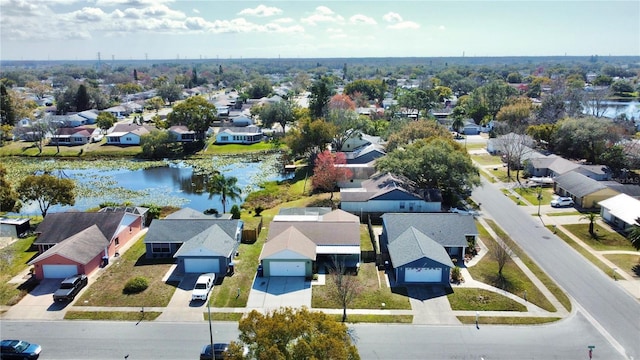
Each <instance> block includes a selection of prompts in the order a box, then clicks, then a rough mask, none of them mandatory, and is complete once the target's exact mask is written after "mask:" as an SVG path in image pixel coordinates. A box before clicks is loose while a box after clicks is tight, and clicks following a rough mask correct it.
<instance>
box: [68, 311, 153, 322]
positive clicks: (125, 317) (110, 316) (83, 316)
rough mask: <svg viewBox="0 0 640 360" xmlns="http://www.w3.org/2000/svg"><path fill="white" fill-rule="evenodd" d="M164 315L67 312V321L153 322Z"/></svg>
mask: <svg viewBox="0 0 640 360" xmlns="http://www.w3.org/2000/svg"><path fill="white" fill-rule="evenodd" d="M160 314H162V313H161V312H158V311H145V312H144V313H142V312H140V311H73V310H71V311H67V313H66V314H64V319H65V320H109V321H114V320H117V321H153V320H155V319H157V318H158V316H160Z"/></svg>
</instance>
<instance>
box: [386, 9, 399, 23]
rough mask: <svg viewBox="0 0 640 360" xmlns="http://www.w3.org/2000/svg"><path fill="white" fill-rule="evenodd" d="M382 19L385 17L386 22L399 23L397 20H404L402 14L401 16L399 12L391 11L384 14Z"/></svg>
mask: <svg viewBox="0 0 640 360" xmlns="http://www.w3.org/2000/svg"><path fill="white" fill-rule="evenodd" d="M382 19H384V21H386V22H390V23H397V22H401V21H402V16H400V14H398V13H394V12H389V13H386V14H384V15H383V16H382Z"/></svg>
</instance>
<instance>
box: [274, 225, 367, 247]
mask: <svg viewBox="0 0 640 360" xmlns="http://www.w3.org/2000/svg"><path fill="white" fill-rule="evenodd" d="M290 227H294V228H296V229H297V230H299V231H300V232H301V233H302V234H304V236H306V237H307V238H309V239H310V240H311V241H313V242H314V243H315V244H316V245H325V246H327V245H356V246H360V223H358V222H344V221H341V222H340V221H339V222H336V221H318V222H306V221H272V222H271V225H269V235H268V239H274V238H275V237H276V236H278V235H280V234H281V233H283V232H284V231H285V230H287V229H288V228H290Z"/></svg>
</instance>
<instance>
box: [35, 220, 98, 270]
mask: <svg viewBox="0 0 640 360" xmlns="http://www.w3.org/2000/svg"><path fill="white" fill-rule="evenodd" d="M108 245H109V240H108V239H107V238H105V237H104V235H103V234H102V232H101V231H100V229H99V228H98V226H97V225H93V226H90V227H88V228H87V229H85V230H83V231H80V232H78V233H77V234H75V235H73V236H71V237H69V238H68V239H66V240H64V241H62V242H60V243H58V244H57V245H55V246H53V247H51V248H50V249H48V250H47V251H45V252H44V253H42V254H40V255H39V256H38V257H36V258H35V259H33V260H31V261H30V262H29V265H33V264H35V263H36V262H39V261H42V260H44V259H46V258H48V257H50V256H53V255H59V256H62V257H64V258H67V259H69V260H73V261H75V262H77V263H78V264H82V265H85V264H87V263H89V262H90V261H91V260H93V259H95V258H96V256H98V255H99V254H101V253H102V252H104V249H105V248H106V247H107V246H108Z"/></svg>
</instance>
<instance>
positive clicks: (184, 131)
mask: <svg viewBox="0 0 640 360" xmlns="http://www.w3.org/2000/svg"><path fill="white" fill-rule="evenodd" d="M169 132H170V133H171V134H172V135H173V137H174V139H175V141H179V142H192V141H196V132H195V131H192V130H189V129H188V128H187V127H186V126H184V125H174V126H172V127H170V128H169Z"/></svg>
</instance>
